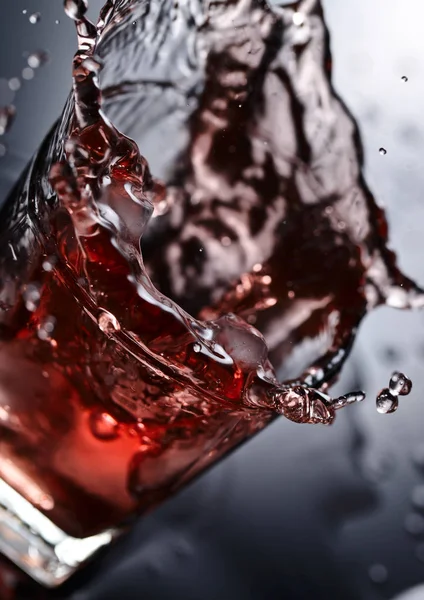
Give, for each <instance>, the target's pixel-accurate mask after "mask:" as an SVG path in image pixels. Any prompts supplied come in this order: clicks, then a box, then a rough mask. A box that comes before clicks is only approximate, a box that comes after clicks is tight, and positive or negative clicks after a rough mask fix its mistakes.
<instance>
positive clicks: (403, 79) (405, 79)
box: [401, 75, 408, 83]
mask: <svg viewBox="0 0 424 600" xmlns="http://www.w3.org/2000/svg"><path fill="white" fill-rule="evenodd" d="M401 79H402V81H405V83H406V82H407V81H408V78H407V77H406V75H403V76H402V77H401Z"/></svg>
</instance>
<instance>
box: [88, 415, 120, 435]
mask: <svg viewBox="0 0 424 600" xmlns="http://www.w3.org/2000/svg"><path fill="white" fill-rule="evenodd" d="M90 429H91V432H92V434H93V435H94V436H95V437H96V438H98V439H99V440H105V441H106V440H115V439H116V438H117V437H118V434H119V423H118V421H117V420H116V419H115V418H114V417H112V415H110V414H109V413H107V412H103V411H94V412H92V413H91V415H90Z"/></svg>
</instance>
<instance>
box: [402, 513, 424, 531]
mask: <svg viewBox="0 0 424 600" xmlns="http://www.w3.org/2000/svg"><path fill="white" fill-rule="evenodd" d="M405 529H406V531H407V532H408V533H410V534H411V535H422V534H423V533H424V517H422V516H421V515H419V514H418V513H410V514H409V515H407V516H406V519H405Z"/></svg>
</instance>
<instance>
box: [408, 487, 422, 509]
mask: <svg viewBox="0 0 424 600" xmlns="http://www.w3.org/2000/svg"><path fill="white" fill-rule="evenodd" d="M411 502H412V504H413V506H414V507H415V508H416V509H417V510H424V485H417V486H415V487H414V489H413V490H412V494H411Z"/></svg>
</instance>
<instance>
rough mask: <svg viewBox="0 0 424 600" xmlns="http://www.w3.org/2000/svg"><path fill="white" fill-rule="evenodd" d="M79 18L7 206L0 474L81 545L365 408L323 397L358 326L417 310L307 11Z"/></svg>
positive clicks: (191, 10) (356, 396) (80, 9)
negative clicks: (203, 474) (232, 454)
mask: <svg viewBox="0 0 424 600" xmlns="http://www.w3.org/2000/svg"><path fill="white" fill-rule="evenodd" d="M146 7H149V8H150V10H147V8H146ZM85 8H86V4H85V2H75V1H72V0H68V1H67V2H66V12H67V14H68V15H69V16H70V17H71V18H73V19H74V20H75V22H76V26H77V33H78V51H77V53H76V55H75V59H74V65H73V76H74V90H73V96H72V98H71V100H70V102H69V104H68V106H67V108H66V110H65V112H64V115H63V118H62V120H61V122H60V123H59V125H58V128H57V129H56V131H55V132H54V133H53V134H52V136H51V137H50V138H49V139H48V140H47V141H46V143H45V145H44V146H43V148H42V149H41V151H40V154H39V156H38V157H37V158H36V160H35V162H34V164H33V165H32V167H31V170H30V172H29V174H28V177H27V179H26V181H25V182H24V183H23V184H22V185H21V187H20V188H18V189H17V191H16V192H15V194H14V195H12V197H11V199H10V201H9V203H8V205H7V207H6V209H5V210H4V211H3V217H4V220H3V222H4V223H6V224H7V229H8V230H7V232H6V233H5V235H4V240H5V241H4V244H3V248H2V254H1V256H2V264H1V288H0V301H1V307H2V313H1V314H0V321H1V323H2V329H1V336H2V337H1V343H0V355H1V356H0V358H1V360H0V383H1V388H2V396H1V398H2V400H1V404H0V410H1V411H2V412H0V428H1V435H0V448H1V454H0V474H1V476H2V477H3V478H4V479H5V480H7V481H8V482H9V483H11V485H13V486H14V487H15V488H16V489H17V490H18V491H19V492H20V493H22V494H25V495H26V497H27V498H28V499H29V500H30V501H31V502H33V503H34V504H35V505H37V506H38V507H39V508H40V509H41V510H43V511H44V512H46V514H48V515H49V516H50V518H52V519H53V520H54V521H55V522H56V523H57V524H58V525H59V526H60V527H62V528H63V529H64V530H66V531H67V532H69V533H71V534H72V535H75V536H86V535H90V534H92V533H96V532H98V531H101V530H102V529H103V528H105V527H107V526H110V525H114V524H116V523H121V522H125V520H126V519H128V518H129V517H130V516H131V515H132V514H133V512H134V511H135V510H136V509H138V510H141V511H143V510H147V509H150V508H151V507H152V506H154V505H155V504H157V502H159V501H160V500H162V499H163V498H164V497H166V496H167V495H169V494H170V493H172V492H173V491H175V490H176V489H177V488H178V487H180V486H181V485H182V484H183V483H184V482H186V481H188V480H189V479H190V478H192V477H193V476H194V475H195V474H196V473H198V472H200V471H201V470H203V469H204V468H206V467H207V466H208V465H209V464H211V463H212V462H214V461H215V460H217V459H218V458H219V457H220V456H222V455H223V454H224V453H225V452H227V451H228V450H229V449H230V448H232V447H234V446H235V445H236V444H238V443H239V442H241V441H242V440H244V439H246V438H247V437H249V436H251V435H252V434H253V433H255V432H256V431H258V430H260V429H261V428H263V427H264V426H265V425H266V424H267V423H268V422H269V421H270V420H271V419H272V418H273V417H274V416H275V415H276V414H283V415H284V416H286V417H287V418H289V419H291V420H293V421H295V422H299V423H331V422H332V421H333V419H334V416H335V410H336V409H338V408H341V407H343V406H345V405H347V404H349V403H351V402H356V401H358V400H361V399H362V398H363V394H362V393H360V392H357V393H352V394H347V395H346V396H342V397H340V398H337V399H332V398H331V397H330V396H329V395H328V394H327V387H328V385H329V384H330V383H331V382H332V381H333V380H334V379H335V377H336V376H337V373H338V371H339V370H340V368H341V366H342V364H343V361H344V360H345V358H346V357H347V355H348V352H349V350H350V348H351V345H352V343H353V340H354V336H355V333H356V330H357V327H358V325H359V323H360V321H361V319H362V318H363V316H364V315H365V314H366V312H367V311H368V310H370V309H372V308H374V307H375V306H377V305H379V304H382V303H387V304H389V305H392V306H397V307H399V308H408V307H412V306H421V305H422V302H423V296H422V293H421V290H420V289H418V288H417V287H416V286H415V284H414V283H413V282H412V281H410V280H409V279H408V278H406V277H404V276H403V275H402V273H400V271H399V270H398V268H397V266H396V262H395V257H394V255H393V254H392V253H391V252H390V251H389V250H388V248H387V224H386V221H385V217H384V213H383V212H382V211H381V210H380V209H379V208H378V207H377V205H376V204H375V202H374V199H373V197H372V196H371V194H370V192H369V190H368V189H367V188H366V185H365V183H364V181H363V178H362V175H361V151H360V146H359V142H358V138H357V133H356V130H355V125H354V123H353V121H352V119H351V117H350V116H349V114H348V112H347V111H346V109H345V108H344V106H343V105H342V103H341V102H340V101H339V99H338V98H337V97H336V95H335V94H334V91H333V90H332V88H331V84H330V73H331V57H330V54H329V50H328V45H327V41H326V32H325V26H324V23H323V19H322V12H321V8H320V5H319V3H310V2H309V3H300V4H299V5H296V10H294V8H293V7H286V8H273V9H271V8H270V7H268V6H267V5H264V4H263V3H260V2H254V1H251V2H227V3H220V2H217V3H214V4H213V5H210V6H209V5H208V6H206V3H201V2H199V3H196V2H193V3H180V4H179V5H178V6H175V5H173V6H172V7H171V4H170V3H169V2H166V1H162V2H158V3H155V4H154V5H153V4H151V5H150V4H148V3H144V2H125V1H122V2H118V3H110V2H109V3H107V4H106V6H105V8H104V10H103V12H102V15H101V18H100V20H99V23H98V26H97V28H96V27H95V26H94V25H93V24H91V23H90V22H89V21H88V20H87V19H85V17H84V14H85ZM171 9H172V11H173V13H172V14H173V16H172V19H171V20H170V19H168V16H169V14H170V13H169V11H170V10H171ZM295 15H296V16H295ZM299 15H302V18H300V17H299ZM324 42H325V43H324ZM113 52H114V53H115V55H116V58H115V56H114V54H113ZM122 53H123V54H122ZM123 55H124V56H127V61H123V60H122V56H123ZM171 56H172V57H174V59H175V60H174V61H172V62H171V61H170V57H171ZM102 64H104V68H103V70H102ZM139 76H140V78H138V77H139ZM129 77H130V78H129ZM99 78H100V87H101V88H102V90H103V96H102V95H101V93H100V90H99V82H98V79H99ZM170 106H174V107H175V106H176V107H177V108H176V109H175V110H174V112H173V113H171V114H172V115H173V118H174V119H175V122H177V121H178V123H177V124H178V127H177V132H176V134H175V137H174V135H172V134H173V133H174V132H173V130H172V129H171V130H170V133H169V134H168V140H170V139H172V140H174V139H175V147H174V144H173V143H172V144H169V141H168V142H167V143H168V145H169V146H171V148H170V151H169V152H168V154H166V153H163V154H164V155H163V156H160V154H161V152H160V150H161V145H160V144H161V143H163V139H162V129H163V127H164V122H165V126H166V125H167V123H166V116H167V114H168V112H169V110H170ZM112 123H113V124H112ZM115 124H116V125H117V126H118V125H119V128H120V129H122V130H124V131H125V133H128V134H130V135H131V136H133V137H135V138H136V139H137V142H138V145H139V147H140V150H141V152H142V153H143V154H144V155H145V156H146V157H147V159H149V160H150V158H149V154H150V153H151V154H152V156H153V157H156V158H155V160H156V163H157V167H156V168H154V166H153V162H154V161H153V162H152V165H151V166H150V167H149V165H148V163H147V160H146V159H145V158H144V157H143V156H142V155H141V154H140V152H139V149H138V147H137V145H136V143H135V142H133V141H132V140H131V139H130V138H128V137H125V135H123V134H122V133H120V131H118V129H116V128H115ZM152 124H153V125H152ZM165 129H166V127H165ZM160 159H162V160H160ZM140 240H141V250H142V252H141V251H140ZM142 257H143V258H142ZM159 290H160V291H159ZM277 374H278V377H277ZM288 378H289V379H288ZM393 385H394V386H395V388H396V390H397V387H396V386H397V383H396V382H395V383H394V384H393ZM402 385H403V384H402ZM402 389H403V388H402ZM399 393H400V392H399ZM389 401H390V402H391V399H390V398H389ZM384 402H386V400H384ZM384 406H385V408H384V411H383V412H391V410H392V408H393V405H390V406H388V405H387V402H386V404H384ZM386 408H387V410H386ZM106 456H107V460H105V457H106ZM93 473H96V478H95V479H94V478H93Z"/></svg>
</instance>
